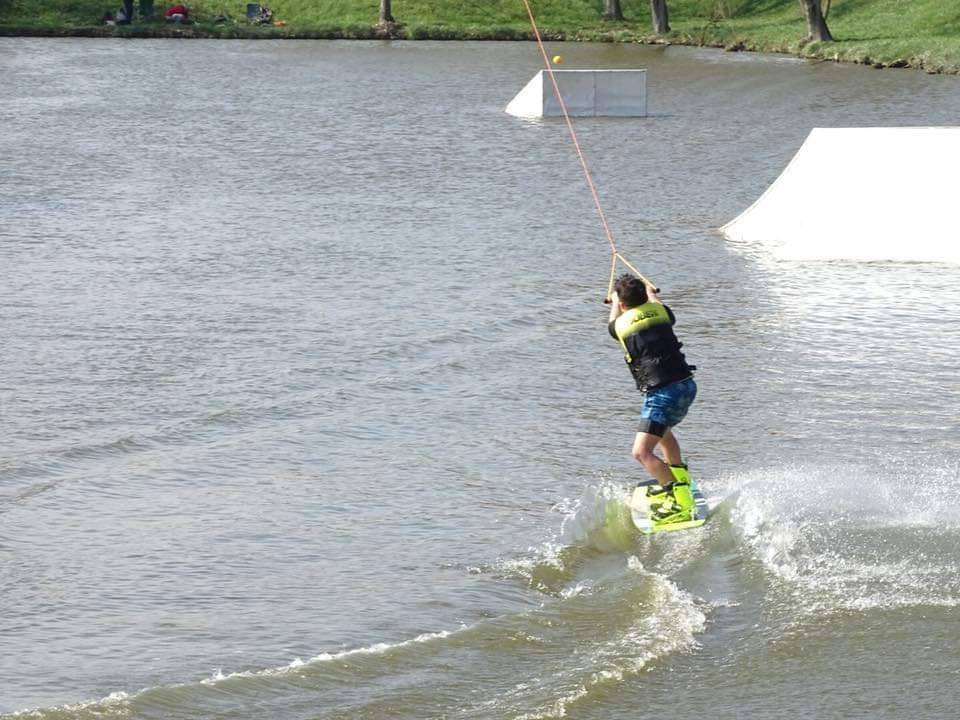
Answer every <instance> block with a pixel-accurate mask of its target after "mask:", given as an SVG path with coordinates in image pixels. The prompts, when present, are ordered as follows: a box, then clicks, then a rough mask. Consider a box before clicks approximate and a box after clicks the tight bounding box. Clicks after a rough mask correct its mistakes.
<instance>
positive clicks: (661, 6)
mask: <svg viewBox="0 0 960 720" xmlns="http://www.w3.org/2000/svg"><path fill="white" fill-rule="evenodd" d="M818 1H819V0H818ZM650 15H651V16H652V17H653V32H655V33H656V34H657V35H664V34H665V33H668V32H670V19H669V17H668V16H667V0H650Z"/></svg>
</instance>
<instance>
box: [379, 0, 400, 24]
mask: <svg viewBox="0 0 960 720" xmlns="http://www.w3.org/2000/svg"><path fill="white" fill-rule="evenodd" d="M394 22H396V20H394V19H393V14H392V13H391V12H390V0H380V24H381V25H388V24H390V23H394Z"/></svg>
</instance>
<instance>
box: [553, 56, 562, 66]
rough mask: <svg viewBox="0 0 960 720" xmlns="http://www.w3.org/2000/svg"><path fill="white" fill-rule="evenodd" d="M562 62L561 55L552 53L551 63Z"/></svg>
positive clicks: (557, 63)
mask: <svg viewBox="0 0 960 720" xmlns="http://www.w3.org/2000/svg"><path fill="white" fill-rule="evenodd" d="M562 63H563V58H562V57H560V56H559V55H554V56H553V64H554V65H560V64H562Z"/></svg>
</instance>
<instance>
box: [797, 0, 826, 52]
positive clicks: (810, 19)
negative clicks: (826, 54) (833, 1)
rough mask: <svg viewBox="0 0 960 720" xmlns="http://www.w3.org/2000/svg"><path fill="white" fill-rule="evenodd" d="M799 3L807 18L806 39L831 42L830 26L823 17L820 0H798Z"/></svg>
mask: <svg viewBox="0 0 960 720" xmlns="http://www.w3.org/2000/svg"><path fill="white" fill-rule="evenodd" d="M800 4H801V5H803V14H804V15H805V16H806V18H807V39H808V40H818V41H823V42H833V35H831V34H830V28H828V27H827V21H826V19H825V18H824V17H823V6H822V5H821V4H820V0H800Z"/></svg>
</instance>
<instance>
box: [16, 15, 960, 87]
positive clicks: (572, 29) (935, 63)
mask: <svg viewBox="0 0 960 720" xmlns="http://www.w3.org/2000/svg"><path fill="white" fill-rule="evenodd" d="M181 1H182V0H181ZM155 4H156V10H157V13H158V14H159V13H162V11H163V10H164V9H165V8H166V7H167V6H168V5H169V4H170V3H165V2H161V1H159V0H157V1H156V3H155ZM184 4H186V5H187V6H188V7H189V8H190V9H191V12H192V15H193V19H194V22H193V23H192V24H190V25H186V26H174V25H168V24H167V23H165V22H164V21H163V20H162V19H152V20H150V19H139V18H138V19H137V21H136V22H135V23H134V24H132V25H128V26H118V27H109V26H104V25H102V24H101V23H100V22H99V21H100V18H101V17H102V16H103V14H104V13H105V12H107V11H116V9H117V7H119V5H120V0H0V33H2V34H5V35H102V36H121V37H122V36H134V37H168V36H170V37H222V38H236V37H254V38H256V37H263V38H272V37H277V38H283V37H288V38H377V37H394V38H400V39H441V40H524V39H530V38H531V32H530V25H529V21H528V20H527V16H526V11H525V10H524V7H523V4H522V2H521V0H393V13H394V16H395V18H396V20H397V25H396V26H395V27H391V28H389V29H384V28H378V27H376V22H377V10H378V7H379V3H378V0H266V2H265V3H264V4H267V5H269V6H270V8H271V9H272V10H273V11H274V20H277V21H281V22H284V23H286V24H285V25H282V26H272V25H254V24H251V23H249V22H248V21H247V20H246V17H245V15H246V0H196V1H195V2H187V3H184ZM668 4H669V8H670V24H671V26H672V32H671V33H670V34H668V35H666V36H659V37H658V36H655V35H653V33H652V30H651V27H650V13H649V3H648V0H622V6H623V11H624V15H625V16H626V19H625V21H623V22H608V21H604V20H603V19H602V18H601V17H600V13H601V7H602V0H532V5H533V7H534V11H535V13H536V15H537V22H538V23H539V25H540V27H541V30H542V31H543V32H544V34H545V35H547V36H548V37H550V38H551V39H554V40H561V39H562V40H599V41H613V42H656V43H664V42H667V43H676V44H685V45H707V46H714V47H726V48H728V49H736V50H758V51H767V52H783V53H791V54H796V55H800V56H802V57H809V58H820V59H825V60H841V61H851V62H861V63H867V64H871V65H877V66H894V67H914V68H920V69H923V70H926V71H928V72H951V73H957V72H960V10H958V9H957V7H956V6H955V4H954V3H953V2H947V0H909V1H906V0H833V1H832V7H831V9H830V14H829V17H828V23H829V25H830V29H831V31H832V33H833V35H834V37H835V38H836V42H832V43H806V42H805V41H804V37H805V36H806V27H805V24H804V21H803V18H802V13H801V10H800V3H799V2H798V1H797V0H669V2H668Z"/></svg>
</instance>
